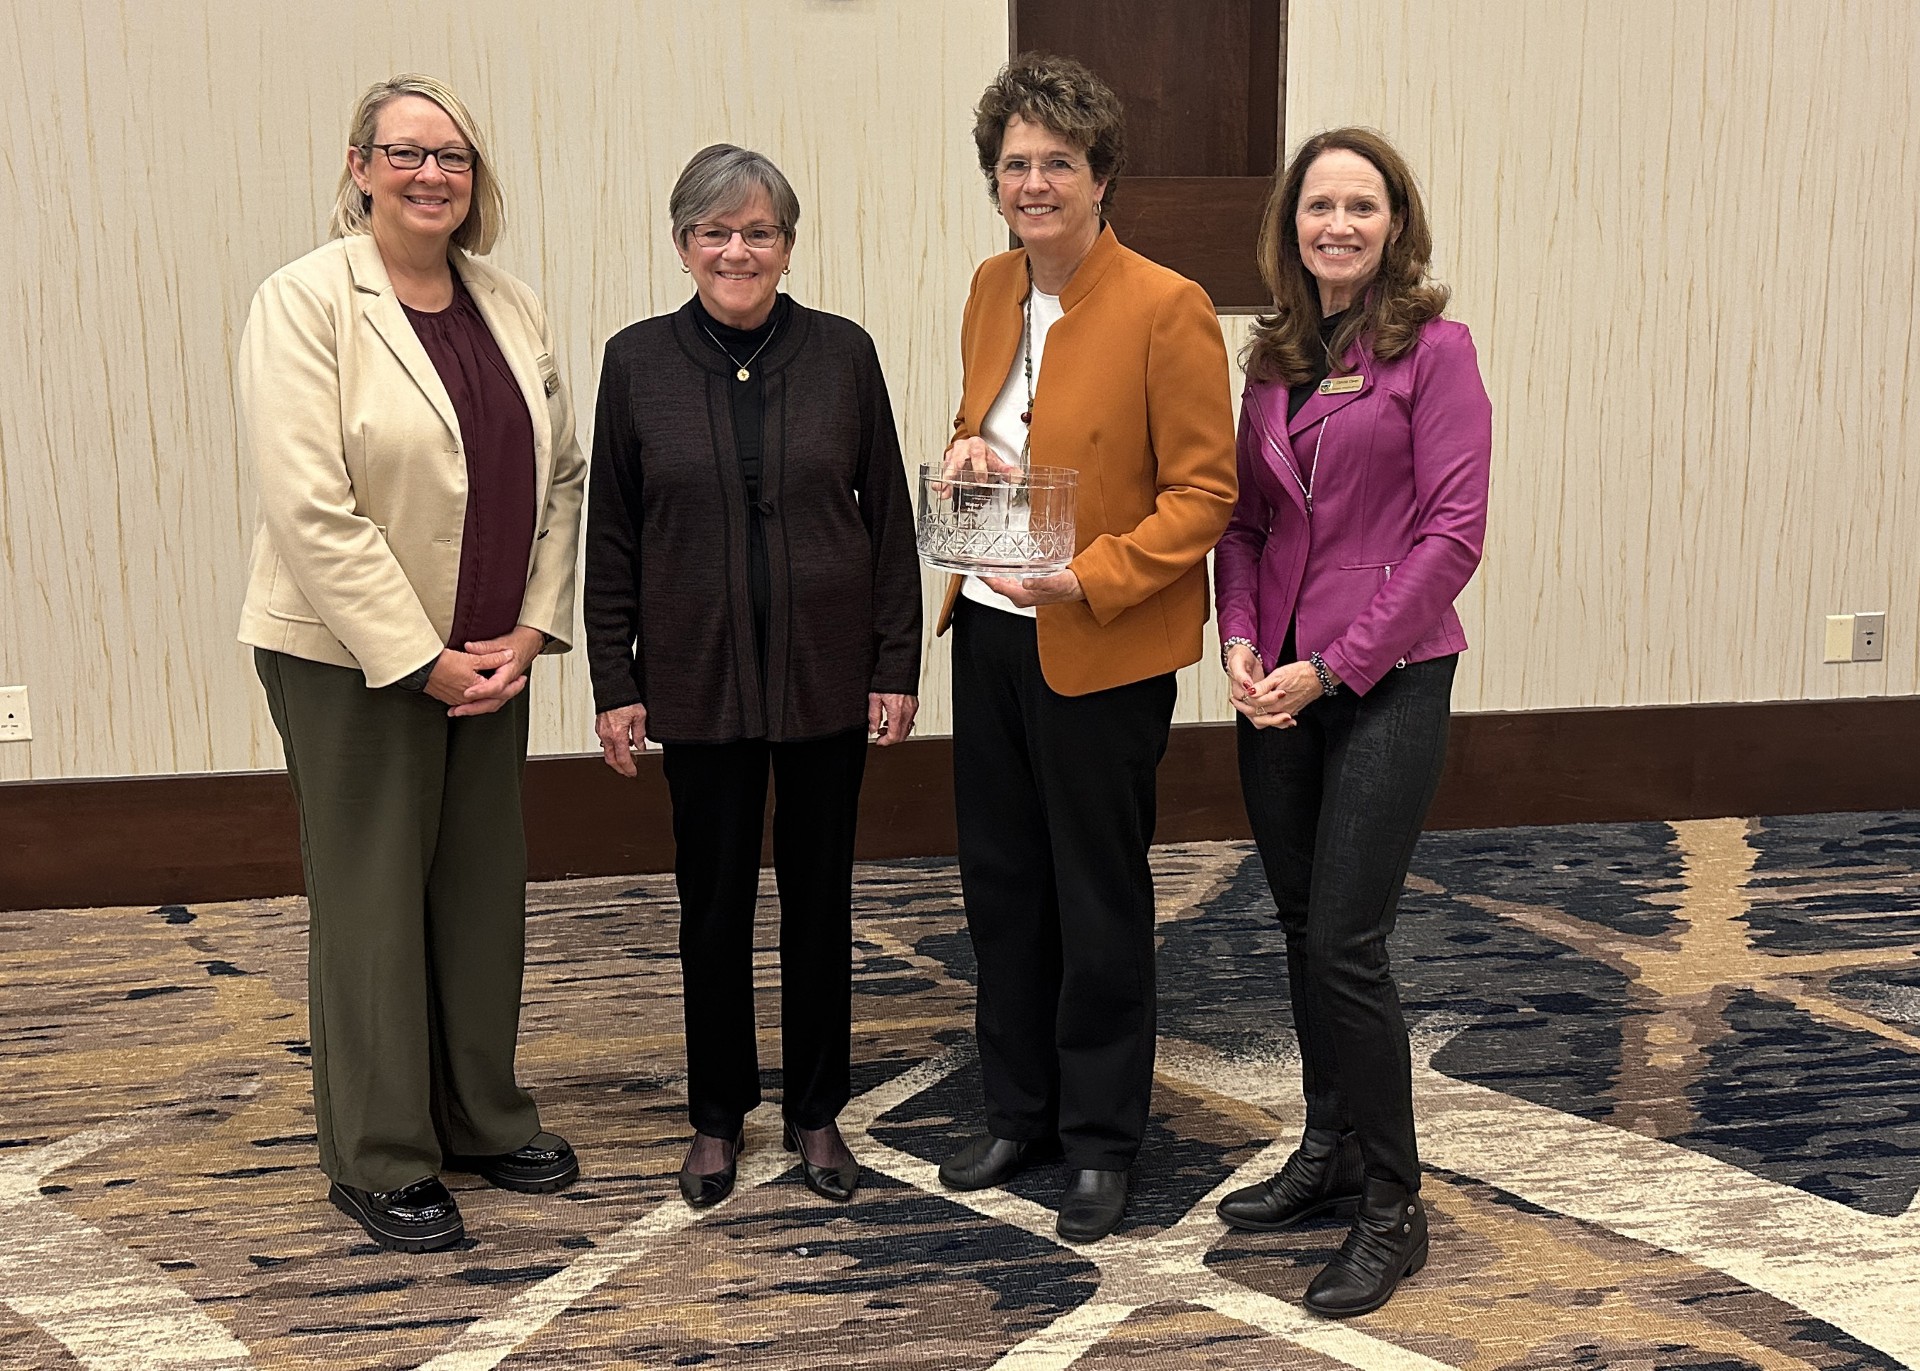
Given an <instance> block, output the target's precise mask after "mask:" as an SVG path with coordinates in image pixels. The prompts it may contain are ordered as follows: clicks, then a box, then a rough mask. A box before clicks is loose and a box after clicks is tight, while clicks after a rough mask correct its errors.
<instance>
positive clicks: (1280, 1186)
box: [1214, 1128, 1362, 1233]
mask: <svg viewBox="0 0 1920 1371" xmlns="http://www.w3.org/2000/svg"><path fill="white" fill-rule="evenodd" d="M1361 1180H1362V1174H1361V1163H1360V1143H1359V1141H1358V1140H1357V1139H1356V1138H1355V1137H1354V1135H1353V1134H1352V1133H1350V1132H1349V1133H1338V1132H1335V1131H1334V1130H1333V1129H1331V1128H1309V1129H1308V1130H1307V1132H1306V1136H1305V1137H1303V1138H1301V1140H1300V1146H1298V1147H1296V1148H1295V1149H1294V1150H1293V1155H1292V1156H1291V1157H1288V1158H1287V1162H1286V1165H1285V1166H1282V1167H1281V1168H1280V1174H1279V1175H1277V1176H1274V1177H1273V1178H1272V1179H1270V1180H1264V1181H1261V1182H1260V1184H1258V1185H1250V1186H1247V1187H1246V1188H1245V1189H1244V1190H1236V1191H1234V1192H1233V1193H1232V1194H1230V1195H1228V1196H1227V1197H1226V1198H1225V1199H1223V1200H1221V1201H1220V1204H1219V1206H1218V1207H1217V1208H1216V1209H1215V1211H1214V1212H1215V1213H1217V1214H1219V1216H1220V1217H1221V1218H1222V1219H1225V1220H1226V1222H1227V1224H1228V1225H1229V1226H1230V1227H1233V1228H1243V1229H1247V1230H1248V1231H1250V1232H1254V1233H1277V1232H1279V1231H1280V1230H1281V1229H1283V1228H1292V1227H1293V1226H1294V1225H1295V1224H1297V1223H1304V1222H1305V1221H1306V1220H1308V1219H1311V1218H1315V1217H1317V1216H1319V1215H1321V1214H1329V1213H1336V1212H1338V1211H1340V1210H1343V1209H1344V1210H1349V1211H1351V1210H1352V1208H1353V1206H1354V1205H1356V1204H1357V1203H1359V1200H1360V1183H1361Z"/></svg>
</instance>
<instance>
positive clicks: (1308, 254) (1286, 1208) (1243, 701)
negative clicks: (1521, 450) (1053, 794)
mask: <svg viewBox="0 0 1920 1371" xmlns="http://www.w3.org/2000/svg"><path fill="white" fill-rule="evenodd" d="M1431 252H1432V238H1431V235H1430V233H1429V230H1428V228H1427V218H1426V211H1425V208H1424V206H1423V205H1422V204H1421V200H1420V191H1419V187H1418V186H1417V184H1416V183H1415V181H1414V178H1413V173H1412V172H1411V171H1410V170H1409V168H1408V166H1407V164H1406V161H1405V160H1404V159H1403V158H1402V157H1401V156H1400V154H1399V153H1398V152H1396V151H1395V150H1394V149H1393V147H1392V146H1391V145H1390V144H1389V143H1388V142H1387V141H1386V139H1384V138H1382V137H1381V136H1380V135H1379V134H1377V133H1375V132H1373V131H1371V130H1369V129H1357V128H1343V129H1334V130H1332V131H1330V132H1326V133H1321V134H1317V135H1315V136H1314V137H1312V138H1310V139H1308V140H1307V142H1306V143H1305V144H1304V145H1303V146H1302V147H1301V149H1300V151H1299V152H1297V153H1296V154H1295V155H1294V157H1293V160H1292V161H1291V162H1290V163H1289V164H1288V166H1287V168H1286V170H1285V172H1284V174H1283V175H1282V176H1281V177H1280V178H1279V179H1278V180H1277V181H1276V183H1275V186H1274V190H1273V194H1272V195H1271V197H1270V198H1269V201H1268V205H1267V211H1266V218H1265V222H1264V225H1263V227H1262V231H1261V236H1260V247H1259V255H1260V267H1261V271H1262V274H1263V276H1264V277H1265V280H1266V283H1267V286H1268V289H1269V290H1270V291H1271V292H1272V294H1273V301H1274V311H1273V313H1272V314H1271V315H1269V316H1267V317H1265V318H1263V319H1262V320H1261V321H1260V323H1259V326H1258V328H1257V329H1256V331H1255V333H1254V336H1253V340H1252V342H1251V344H1250V345H1249V347H1248V353H1247V376H1248V385H1247V392H1246V397H1245V401H1244V404H1243V406H1242V409H1241V416H1240V432H1239V443H1238V470H1239V478H1240V493H1239V499H1238V502H1237V503H1236V505H1235V508H1234V514H1233V519H1232V522H1231V523H1230V524H1229V525H1228V527H1227V533H1226V536H1225V537H1224V538H1222V539H1221V542H1220V546H1219V549H1218V551H1217V552H1216V554H1215V567H1216V571H1217V574H1218V577H1219V586H1218V592H1217V605H1218V608H1219V614H1220V636H1221V642H1222V658H1223V665H1224V666H1225V668H1226V671H1227V674H1228V676H1229V677H1230V678H1231V687H1230V692H1229V693H1230V698H1231V699H1232V702H1233V707H1234V709H1235V710H1236V711H1237V712H1238V714H1239V716H1240V717H1239V721H1238V723H1239V750H1240V779H1241V786H1242V788H1243V790H1244V792H1245V796H1246V804H1247V816H1248V818H1249V820H1250V821H1251V823H1252V827H1253V833H1254V840H1255V842H1256V844H1257V845H1258V847H1259V850H1260V858H1261V862H1262V864H1263V865H1264V867H1265V869H1266V875H1267V881H1268V884H1269V885H1270V886H1271V887H1272V890H1273V896H1274V901H1275V904H1276V906H1277V907H1278V911H1279V916H1280V922H1281V926H1282V927H1283V929H1284V930H1285V934H1286V941H1287V978H1288V987H1289V991H1290V995H1291V999H1292V1003H1293V1018H1294V1031H1295V1032H1296V1033H1297V1034H1298V1036H1299V1040H1300V1060H1301V1084H1302V1089H1303V1091H1304V1093H1305V1095H1306V1132H1305V1136H1304V1137H1303V1138H1302V1140H1301V1143H1300V1146H1299V1148H1298V1149H1297V1150H1296V1151H1295V1152H1294V1153H1293V1155H1292V1156H1291V1157H1289V1158H1288V1160H1287V1162H1286V1165H1285V1166H1284V1167H1283V1168H1282V1169H1281V1171H1280V1173H1279V1174H1278V1175H1276V1176H1274V1177H1273V1178H1272V1179H1270V1180H1267V1181H1263V1182H1261V1183H1260V1184H1259V1185H1255V1186H1251V1187H1248V1188H1247V1189H1244V1190H1238V1191H1235V1192H1234V1193H1233V1194H1231V1195H1228V1196H1227V1197H1226V1199H1224V1200H1223V1201H1221V1204H1220V1216H1221V1217H1222V1218H1223V1219H1225V1220H1226V1221H1227V1222H1228V1223H1229V1224H1232V1225H1233V1226H1234V1227H1236V1228H1246V1229H1256V1230H1274V1229H1282V1228H1290V1227H1292V1226H1293V1225H1295V1224H1298V1223H1300V1222H1302V1221H1304V1220H1306V1219H1309V1218H1313V1217H1315V1216H1317V1215H1320V1214H1324V1213H1328V1212H1333V1211H1345V1210H1349V1209H1351V1210H1355V1211H1356V1212H1355V1217H1354V1222H1353V1226H1352V1229H1351V1231H1350V1232H1349V1233H1348V1235H1347V1239H1346V1242H1345V1244H1344V1245H1343V1246H1342V1247H1341V1249H1340V1251H1339V1254H1338V1255H1337V1256H1335V1258H1334V1259H1333V1261H1332V1262H1330V1263H1329V1264H1328V1265H1327V1267H1326V1268H1325V1269H1324V1270H1322V1271H1321V1272H1320V1273H1319V1274H1318V1275H1317V1276H1315V1277H1314V1279H1313V1281H1312V1283H1311V1284H1310V1285H1309V1286H1308V1288H1307V1293H1306V1303H1307V1307H1308V1308H1310V1309H1313V1310H1314V1311H1316V1312H1318V1313H1321V1314H1327V1315H1331V1316H1334V1317H1345V1316H1347V1315H1352V1314H1361V1313H1365V1312H1366V1311H1367V1310H1370V1309H1377V1308H1379V1306H1380V1305H1382V1304H1384V1303H1385V1302H1386V1301H1387V1300H1388V1299H1389V1298H1390V1297H1391V1296H1392V1294H1393V1291H1394V1289H1395V1287H1396V1286H1397V1285H1398V1283H1399V1281H1400V1280H1401V1279H1402V1278H1403V1277H1405V1276H1408V1275H1411V1274H1412V1273H1413V1272H1416V1271H1418V1270H1419V1269H1420V1268H1421V1266H1422V1265H1423V1264H1424V1263H1425V1262H1426V1259H1427V1221H1426V1213H1425V1211H1424V1210H1423V1209H1422V1207H1421V1204H1420V1199H1419V1189H1420V1162H1419V1156H1418V1153H1417V1151H1416V1148H1415V1143H1414V1126H1413V1093H1412V1070H1411V1063H1410V1058H1409V1049H1408V1042H1407V1028H1406V1022H1405V1020H1404V1018H1403V1017H1402V1016H1401V1012H1400V1000H1399V995H1398V992H1397V991H1396V989H1395V987H1394V983H1393V974H1392V969H1391V965H1390V963H1389V961H1388V957H1387V937H1388V935H1389V934H1390V933H1391V932H1392V931H1393V925H1394V915H1395V911H1396V908H1397V906H1398V904H1399V899H1400V890H1401V886H1402V884H1403V882H1404V881H1405V879H1406V874H1407V865H1408V862H1409V861H1410V860H1411V858H1412V855H1413V846H1414V842H1415V841H1416V840H1417V839H1418V837H1419V835H1420V826H1421V822H1422V820H1423V819H1424V818H1425V816H1426V812H1427V806H1428V805H1429V804H1430V803H1431V801H1432V799H1433V793H1434V790H1435V788H1436V787H1437V786H1438V784H1439V780H1440V771H1441V766H1442V764H1443V762H1444V760H1445V755H1446V740H1447V721H1448V709H1449V699H1450V696H1451V693H1452V688H1453V673H1454V664H1455V661H1456V659H1457V657H1458V654H1459V653H1460V652H1461V651H1462V650H1463V649H1464V648H1465V647H1466V645H1467V643H1466V637H1465V635H1464V634H1463V633H1462V632H1461V628H1460V618H1459V615H1458V614H1456V613H1455V612H1454V609H1453V601H1454V598H1455V597H1456V596H1457V595H1459V593H1460V591H1461V590H1462V589H1463V588H1464V587H1465V586H1466V584H1467V581H1468V579H1469V578H1470V577H1471V576H1472V575H1473V571H1474V568H1475V567H1476V566H1478V565H1479V561H1480V550H1481V543H1482V540H1483V538H1484V535H1485V530H1486V517H1487V478H1488V468H1489V461H1490V455H1491V448H1492V411H1491V407H1490V405H1489V403H1488V400H1487V393H1486V389H1485V387H1484V386H1483V385H1482V384H1481V380H1480V371H1479V366H1478V363H1477V361H1476V359H1475V354H1474V348H1473V342H1472V339H1471V338H1470V337H1469V336H1468V334H1467V330H1466V328H1465V327H1464V326H1462V325H1460V324H1458V323H1454V322H1452V321H1451V320H1447V319H1443V318H1442V317H1441V311H1442V310H1443V309H1444V308H1445V306H1446V303H1447V291H1446V289H1445V287H1443V286H1440V285H1437V284H1435V283H1434V282H1432V281H1430V280H1429V279H1428V275H1427V272H1428V262H1429V258H1430V256H1431Z"/></svg>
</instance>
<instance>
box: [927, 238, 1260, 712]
mask: <svg viewBox="0 0 1920 1371" xmlns="http://www.w3.org/2000/svg"><path fill="white" fill-rule="evenodd" d="M1026 292H1027V255H1026V253H1025V252H1024V251H1023V250H1015V251H1013V252H1006V253H1002V254H1000V255H999V256H997V257H990V258H988V259H987V260H986V261H985V262H982V263H981V264H980V268H979V270H978V271H976V272H974V275H973V288H972V290H971V291H970V293H969V294H968V296H967V308H966V314H965V316H964V319H963V321H962V323H961V325H960V355H961V361H962V363H963V365H964V368H965V372H964V381H963V388H964V391H965V393H964V395H963V396H962V398H961V401H960V411H959V414H958V415H957V416H956V417H955V419H954V421H953V428H954V436H955V437H956V438H970V437H974V436H976V435H978V434H979V432H980V425H981V424H982V423H983V422H985V420H986V417H987V410H988V409H989V408H990V407H991V406H992V404H993V402H994V399H995V397H997V396H998V395H999V394H1000V388H1001V386H1003V385H1005V384H1006V380H1007V372H1008V370H1009V369H1010V368H1011V367H1012V366H1013V359H1014V354H1015V353H1016V352H1017V351H1018V350H1019V347H1020V340H1021V336H1022V330H1023V328H1024V316H1023V313H1022V304H1023V302H1024V301H1025V299H1026ZM1060 304H1061V308H1062V309H1063V310H1064V311H1065V313H1064V314H1063V316H1062V317H1061V319H1060V320H1059V322H1057V323H1055V324H1054V326H1053V327H1052V328H1051V329H1050V330H1048V333H1047V344H1046V351H1045V352H1044V353H1043V354H1042V355H1041V359H1040V374H1039V375H1038V376H1037V377H1035V378H1034V402H1033V424H1032V428H1031V436H1032V442H1031V443H1030V445H1029V451H1030V454H1031V460H1032V462H1033V463H1034V465H1036V466H1056V467H1071V468H1072V469H1074V470H1075V471H1077V472H1078V473H1079V476H1080V479H1079V496H1078V510H1077V517H1076V523H1075V531H1074V541H1075V545H1076V548H1077V551H1076V553H1075V555H1074V558H1073V561H1072V563H1071V565H1072V568H1073V572H1074V574H1075V575H1076V576H1078V577H1079V578H1080V585H1081V587H1082V588H1083V589H1084V590H1085V591H1086V596H1087V598H1086V599H1085V600H1084V601H1078V602H1075V603H1071V604H1058V605H1041V606H1040V610H1039V636H1040V669H1041V672H1042V674H1043V675H1045V677H1046V680H1047V684H1048V685H1049V686H1050V687H1052V689H1053V690H1054V691H1056V692H1057V693H1059V694H1061V695H1087V694H1090V693H1092V692H1093V691H1096V690H1108V689H1111V688H1113V687H1114V686H1122V685H1127V684H1129V683H1131V682H1133V681H1140V680H1145V679H1146V678H1148V677H1150V676H1159V675H1162V674H1164V673H1166V672H1169V671H1176V670H1178V669H1179V668H1181V667H1183V666H1188V665H1190V664H1191V663H1193V662H1197V661H1199V660H1200V654H1201V651H1202V650H1203V639H1202V630H1203V628H1204V626H1205V624H1206V622H1207V613H1208V597H1207V565H1206V558H1207V553H1208V551H1210V550H1211V549H1212V547H1213V545H1214V544H1215V543H1216V542H1218V541H1219V539H1220V535H1221V533H1222V532H1224V531H1225V529H1226V526H1227V519H1228V518H1229V517H1230V516H1231V515H1232V513H1233V502H1234V495H1235V478H1234V450H1233V400H1232V395H1231V381H1230V378H1229V374H1228V370H1227V350H1226V345H1225V343H1224V341H1223V340H1222V338H1221V334H1220V320H1219V318H1218V316H1217V315H1215V313H1214V309H1213V302H1212V301H1211V300H1209V299H1208V298H1207V293H1206V292H1205V291H1204V290H1202V289H1201V288H1200V287H1199V286H1197V285H1195V284H1194V283H1193V282H1192V281H1189V280H1188V279H1187V278H1186V277H1184V276H1181V275H1179V274H1178V273H1177V272H1173V271H1169V270H1168V269H1167V268H1165V267H1163V266H1160V265H1159V264H1157V263H1155V262H1150V261H1148V260H1147V259H1146V258H1144V257H1142V256H1141V255H1140V254H1139V253H1137V252H1133V251H1130V250H1129V249H1127V248H1124V247H1122V246H1121V245H1120V240H1119V239H1117V238H1115V237H1114V236H1113V230H1112V229H1111V228H1104V229H1102V230H1101V232H1100V237H1099V239H1098V240H1097V241H1096V242H1095V243H1094V245H1093V250H1092V251H1091V252H1089V253H1088V254H1087V259H1086V260H1085V261H1084V262H1082V263H1081V264H1080V268H1079V270H1078V271H1076V272H1074V274H1073V279H1072V280H1071V281H1069V282H1068V283H1067V286H1066V289H1065V290H1063V291H1062V292H1061V293H1060ZM960 584H961V578H960V577H958V576H955V577H954V578H953V579H952V582H951V584H949V585H948V587H947V598H946V603H945V605H944V606H942V608H941V611H940V623H939V631H940V632H942V633H944V632H946V630H947V625H948V624H949V623H950V622H951V620H952V618H953V605H954V600H955V599H956V597H958V595H959V593H960Z"/></svg>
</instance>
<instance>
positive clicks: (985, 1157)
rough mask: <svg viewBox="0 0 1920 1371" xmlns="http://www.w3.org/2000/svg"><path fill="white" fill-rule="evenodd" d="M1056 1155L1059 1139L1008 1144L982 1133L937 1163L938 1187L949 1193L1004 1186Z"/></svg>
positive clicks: (1055, 1157)
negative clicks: (950, 1191)
mask: <svg viewBox="0 0 1920 1371" xmlns="http://www.w3.org/2000/svg"><path fill="white" fill-rule="evenodd" d="M1059 1156H1060V1140H1059V1139H1058V1138H1035V1139H1032V1140H1031V1141H1028V1142H1009V1141H1008V1140H1007V1139H1005V1138H996V1137H994V1136H993V1135H992V1134H991V1133H982V1134H981V1135H980V1136H979V1137H977V1138H974V1139H972V1140H970V1141H969V1142H968V1143H967V1144H966V1146H964V1147H962V1148H961V1149H960V1150H959V1151H958V1152H956V1153H954V1154H953V1155H952V1156H951V1157H948V1158H947V1159H946V1160H945V1161H943V1162H941V1163H940V1184H942V1185H944V1186H946V1187H947V1189H949V1190H986V1189H988V1188H989V1187H991V1186H996V1185H1003V1184H1005V1183H1006V1182H1007V1181H1010V1180H1012V1179H1013V1178H1014V1177H1015V1176H1017V1175H1019V1174H1020V1173H1021V1172H1022V1171H1024V1170H1026V1169H1027V1168H1028V1167H1029V1166H1034V1165H1036V1164H1038V1163H1040V1162H1050V1161H1055V1160H1057V1159H1058V1158H1059Z"/></svg>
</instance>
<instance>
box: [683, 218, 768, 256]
mask: <svg viewBox="0 0 1920 1371" xmlns="http://www.w3.org/2000/svg"><path fill="white" fill-rule="evenodd" d="M687 233H688V234H689V235H690V236H691V237H692V239H693V241H694V242H696V243H698V244H699V245H700V246H701V247H703V248H708V249H718V248H724V247H725V246H726V245H727V244H728V243H731V242H732V241H733V235H734V234H736V233H737V234H739V235H740V241H741V242H743V243H745V244H746V245H747V246H748V247H750V248H752V249H753V250H754V251H755V252H765V251H766V250H767V249H769V248H772V247H777V246H778V245H779V243H780V240H781V239H783V238H785V237H786V236H787V230H786V228H785V226H783V225H780V224H748V225H747V226H746V227H745V228H728V227H727V226H726V225H725V224H695V225H694V226H693V227H692V228H690V229H688V230H687Z"/></svg>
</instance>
